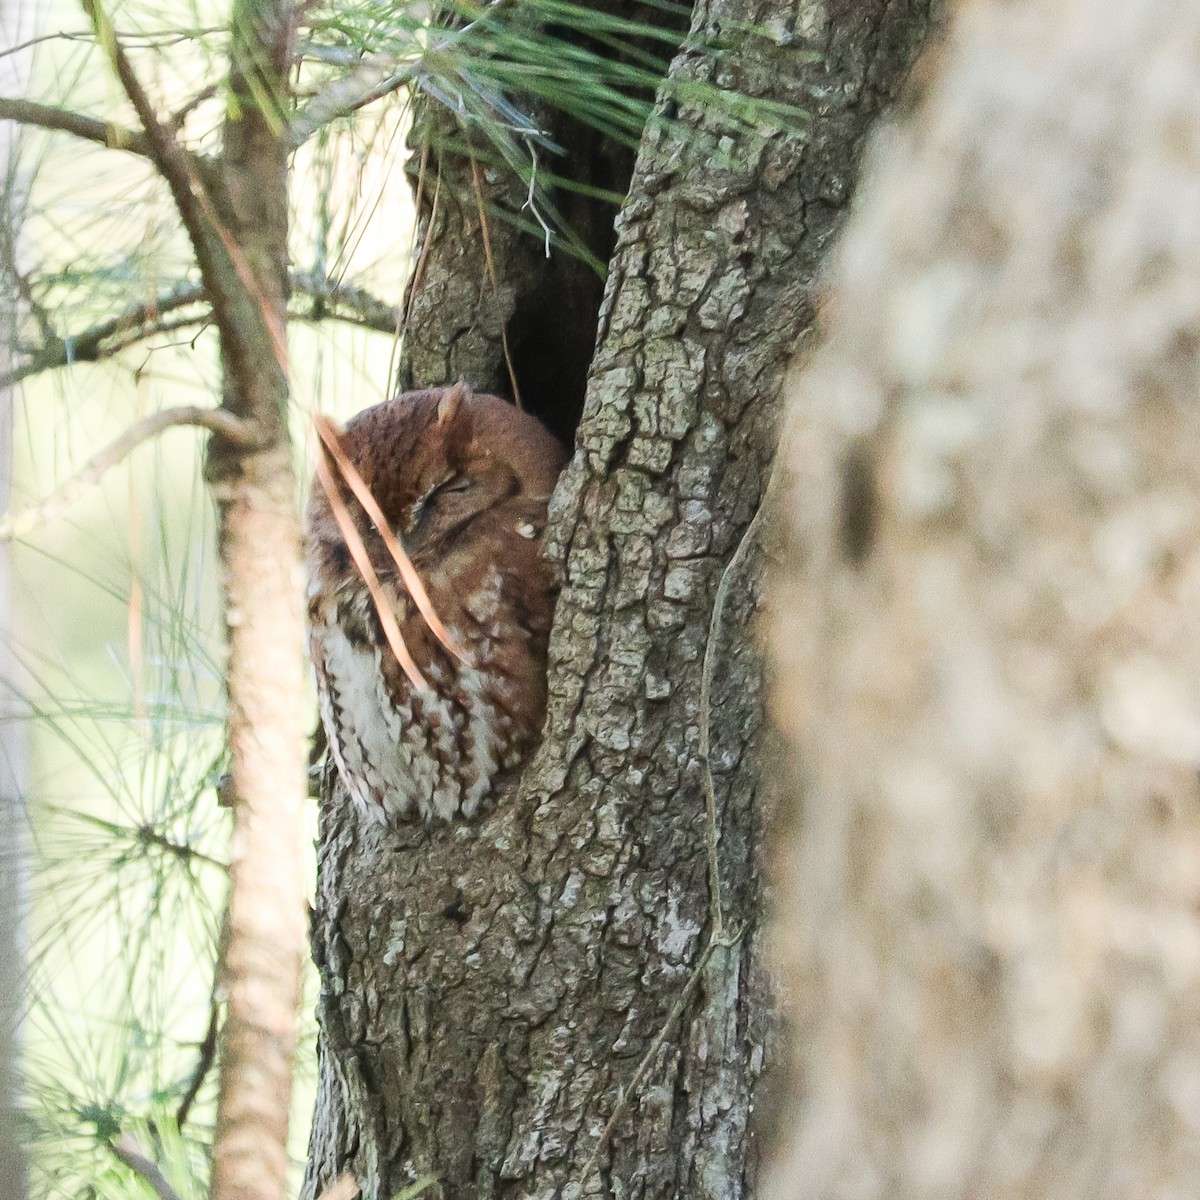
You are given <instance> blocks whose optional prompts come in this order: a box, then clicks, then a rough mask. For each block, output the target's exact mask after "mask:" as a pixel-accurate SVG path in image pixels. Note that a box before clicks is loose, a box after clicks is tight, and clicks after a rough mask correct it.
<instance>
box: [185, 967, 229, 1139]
mask: <svg viewBox="0 0 1200 1200" xmlns="http://www.w3.org/2000/svg"><path fill="white" fill-rule="evenodd" d="M216 993H217V989H216V986H215V984H214V987H213V994H212V999H211V1000H210V1001H209V1009H208V1028H207V1029H206V1030H205V1031H204V1037H203V1038H202V1039H201V1040H200V1045H199V1051H200V1053H199V1055H198V1056H197V1058H196V1066H195V1068H194V1069H193V1071H192V1077H191V1079H189V1080H188V1085H187V1090H186V1091H185V1092H184V1093H183V1099H181V1100H180V1101H179V1108H178V1109H177V1111H176V1113H175V1127H176V1128H177V1129H182V1128H183V1127H184V1125H185V1124H186V1123H187V1119H188V1116H189V1115H190V1114H191V1111H192V1105H193V1104H195V1103H196V1097H197V1096H198V1095H199V1094H200V1088H201V1087H202V1086H203V1085H204V1080H205V1079H206V1078H207V1077H208V1073H209V1071H211V1070H212V1065H213V1061H214V1060H215V1059H216V1057H217V1035H218V1034H219V1033H220V1031H221V1006H220V1005H219V1004H218V1003H217V994H216Z"/></svg>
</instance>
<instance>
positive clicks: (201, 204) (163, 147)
mask: <svg viewBox="0 0 1200 1200" xmlns="http://www.w3.org/2000/svg"><path fill="white" fill-rule="evenodd" d="M81 2H82V4H83V10H84V12H85V13H87V15H88V16H89V17H90V18H91V21H92V27H93V28H94V30H95V33H96V40H97V41H98V42H99V43H100V45H101V46H102V47H103V48H104V50H105V52H106V53H107V55H108V58H109V61H110V62H111V63H112V66H113V70H114V71H115V72H116V74H117V78H118V79H119V80H120V81H121V86H122V87H123V88H124V90H125V95H126V96H127V97H128V98H129V103H130V104H132V105H133V110H134V112H135V113H137V117H138V120H139V121H140V122H141V123H142V128H143V129H144V130H145V131H146V152H147V154H148V155H149V157H150V159H151V160H152V161H153V163H154V165H155V166H156V167H157V168H158V171H159V174H160V175H162V177H163V179H164V180H165V181H166V184H167V186H168V187H169V188H170V190H171V196H172V197H173V199H174V200H175V207H176V208H177V209H178V210H179V216H180V219H181V220H182V221H183V224H184V228H185V229H186V230H187V232H188V237H189V239H190V241H191V243H192V249H193V251H194V252H195V255H196V262H197V263H198V264H199V266H200V275H201V278H202V279H203V280H204V282H205V284H206V285H207V287H208V292H209V301H210V302H211V304H212V306H213V312H214V316H215V317H216V319H217V323H218V325H220V327H221V328H222V330H224V331H226V332H228V331H230V330H232V329H234V328H235V327H236V323H235V322H234V321H233V316H232V313H231V312H230V309H229V296H228V290H227V289H226V288H225V287H223V286H222V284H223V283H224V281H225V279H226V272H224V271H223V270H222V265H223V264H222V263H221V261H220V258H219V255H218V253H217V251H216V247H217V243H218V242H219V243H220V244H221V245H222V246H223V247H224V249H225V252H226V254H227V256H228V258H229V261H230V262H231V263H232V265H233V267H234V270H235V271H236V272H237V275H238V277H239V279H240V280H241V282H242V284H243V286H244V287H245V288H246V290H247V292H248V293H249V294H250V296H251V297H252V298H253V299H254V301H255V303H257V304H258V306H259V308H260V310H261V312H262V313H263V315H264V320H266V321H267V323H268V327H269V328H270V330H271V336H272V339H273V341H274V343H275V350H276V356H277V357H278V358H279V361H280V363H281V365H282V364H286V362H287V353H286V348H285V347H284V342H283V334H282V331H279V330H276V329H275V328H274V326H273V325H272V324H271V322H270V320H269V317H268V316H267V314H269V312H270V307H269V306H268V305H267V304H265V303H264V302H263V299H262V295H261V293H260V291H259V289H258V288H257V286H256V284H255V280H254V275H253V272H252V271H251V270H250V268H249V265H248V264H247V263H246V262H245V258H244V256H242V255H240V254H239V252H238V250H237V247H236V245H235V244H234V242H233V239H232V237H230V235H229V232H228V230H226V229H225V227H224V225H223V224H222V222H221V221H220V219H219V218H218V215H217V212H216V208H215V206H214V205H213V202H212V199H211V197H210V196H209V194H208V189H207V187H206V186H205V183H204V178H203V176H204V175H205V174H206V173H208V170H209V166H210V164H207V163H206V162H205V161H204V160H202V159H199V158H197V157H195V156H194V155H192V154H189V153H188V151H187V150H185V149H184V147H183V146H182V144H181V143H180V142H179V141H178V139H177V138H176V137H175V136H174V132H173V131H172V130H171V129H170V128H169V127H168V126H166V125H164V124H163V123H162V121H160V120H159V118H158V113H157V111H156V109H155V107H154V105H153V104H152V103H151V101H150V97H149V96H148V95H147V94H146V90H145V88H143V87H142V84H141V81H140V80H139V79H138V77H137V75H136V73H135V72H134V70H133V65H132V64H131V63H130V61H129V55H128V54H126V52H125V48H124V46H122V44H121V42H120V41H119V40H118V38H117V35H116V31H115V30H114V28H113V24H112V21H111V20H110V19H109V17H108V14H107V13H106V12H105V11H104V8H103V7H102V5H101V4H100V3H99V2H98V0H81Z"/></svg>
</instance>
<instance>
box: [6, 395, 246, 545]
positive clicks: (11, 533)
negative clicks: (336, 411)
mask: <svg viewBox="0 0 1200 1200" xmlns="http://www.w3.org/2000/svg"><path fill="white" fill-rule="evenodd" d="M175 425H196V426H199V427H200V428H201V429H207V430H209V431H210V432H212V433H217V434H220V435H221V436H222V437H225V438H228V439H229V440H230V441H233V442H236V443H237V444H238V445H240V446H252V445H254V444H255V443H256V441H257V440H258V431H257V429H256V428H255V427H254V426H253V425H252V424H251V423H250V422H248V421H245V420H243V419H242V418H240V417H235V416H234V415H233V414H232V413H229V412H226V411H225V410H224V409H221V408H196V407H190V406H189V407H182V408H167V409H163V411H162V412H156V413H152V414H151V415H150V416H148V417H146V418H145V419H144V420H141V421H138V422H137V424H135V425H131V426H130V427H129V428H128V429H127V430H125V432H124V433H123V434H121V436H120V437H119V438H117V440H116V441H115V442H113V443H112V444H111V445H109V446H107V447H105V448H104V449H103V450H101V451H100V453H99V454H97V455H95V456H94V457H93V458H91V459H89V460H88V462H87V463H86V464H84V466H83V468H82V469H81V470H80V471H79V472H78V473H77V474H75V475H73V476H72V477H71V478H70V479H68V480H67V482H66V483H64V484H63V485H62V486H61V487H59V488H57V489H55V491H53V492H52V493H51V494H50V495H49V496H47V497H46V499H45V500H43V501H42V502H41V503H40V504H38V505H35V506H34V507H33V508H27V509H25V510H24V511H23V512H20V513H16V514H14V515H11V516H4V517H0V541H9V540H11V539H12V538H18V537H23V536H24V535H25V534H27V533H29V532H30V531H31V530H33V529H36V528H37V527H38V526H39V525H44V524H45V523H46V522H47V521H49V520H52V519H53V518H54V517H56V516H58V515H59V514H60V513H62V512H64V511H65V510H66V509H67V508H69V507H70V506H71V505H72V504H74V503H75V501H76V500H78V499H79V497H80V496H82V495H84V494H85V493H86V492H88V491H90V490H91V489H92V488H94V487H95V486H96V485H97V484H98V483H99V482H100V481H101V479H103V478H104V476H105V475H106V474H107V473H108V472H109V471H110V470H111V469H112V468H113V467H115V466H116V465H117V464H118V463H119V462H122V461H123V460H124V459H126V458H128V457H129V455H130V454H131V453H132V452H133V451H134V450H135V449H136V448H137V447H138V446H140V445H141V444H142V443H143V442H145V441H148V440H149V439H150V438H152V437H156V436H157V435H158V434H160V433H162V431H163V430H164V429H170V428H171V427H172V426H175Z"/></svg>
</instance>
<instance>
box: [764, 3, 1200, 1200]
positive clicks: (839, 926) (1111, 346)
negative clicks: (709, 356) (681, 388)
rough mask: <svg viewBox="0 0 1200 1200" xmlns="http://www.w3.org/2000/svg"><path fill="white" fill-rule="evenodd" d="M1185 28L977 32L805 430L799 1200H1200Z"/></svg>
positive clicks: (790, 607) (906, 178)
mask: <svg viewBox="0 0 1200 1200" xmlns="http://www.w3.org/2000/svg"><path fill="white" fill-rule="evenodd" d="M1198 128H1200V4H1197V3H1196V2H1195V0H1158V2H1155V3H1150V4H1142V5H1129V4H1125V3H1123V2H1122V0H1072V2H1071V3H1067V4H1063V3H1062V0H1040V2H1039V3H1032V4H1027V5H1023V6H1013V5H994V4H981V5H978V6H976V7H971V6H966V7H964V9H963V10H962V12H961V16H960V19H959V22H958V26H957V29H956V31H955V35H954V36H953V37H952V38H951V39H950V41H949V45H948V48H947V49H946V50H945V51H944V53H943V55H942V61H941V63H940V74H939V76H938V78H937V80H936V82H935V83H933V84H932V85H931V86H930V88H929V93H928V97H927V100H926V102H925V103H924V105H923V107H922V108H921V111H920V112H919V114H918V115H917V116H916V117H915V118H914V119H912V120H910V121H908V122H906V123H905V124H904V125H903V126H902V127H900V128H898V129H893V130H891V131H889V132H888V133H887V135H886V136H884V137H881V138H880V139H879V143H878V145H877V147H876V153H875V160H874V172H873V174H872V180H873V182H872V186H871V187H870V189H869V194H866V195H864V196H863V198H862V201H861V206H860V207H859V208H858V209H857V211H856V217H855V220H854V221H853V222H852V223H851V226H850V227H849V228H848V230H847V236H846V238H845V241H844V243H843V245H842V247H841V249H840V251H839V253H838V255H837V265H836V269H835V271H834V272H833V279H832V286H831V291H830V296H829V301H828V305H827V308H826V310H825V317H826V320H825V324H826V333H825V342H824V346H823V348H822V349H821V350H820V352H819V353H818V354H817V355H816V356H815V359H814V361H813V362H812V363H811V364H810V366H809V367H808V369H807V371H806V372H805V374H804V375H803V377H802V379H801V380H800V382H799V384H798V386H797V387H796V388H795V389H794V391H793V392H792V394H791V395H790V398H789V427H788V430H787V433H786V434H785V443H784V444H785V446H786V450H785V451H784V457H785V458H786V462H787V466H788V468H789V469H790V478H789V480H788V482H787V485H786V488H785V489H784V505H783V509H784V516H785V518H786V527H787V538H788V543H787V545H788V553H787V556H786V562H787V565H786V567H784V568H781V570H780V571H779V573H778V574H777V575H776V577H775V579H774V582H773V587H772V594H773V611H774V618H773V620H772V623H771V628H772V642H773V645H774V647H775V654H774V668H775V674H776V675H777V677H778V680H779V684H778V687H777V689H776V691H775V695H774V708H775V711H776V713H777V716H778V720H779V723H780V724H781V726H782V728H783V730H784V731H785V732H786V734H787V736H788V740H789V743H790V745H791V759H790V762H791V788H792V792H793V794H794V796H795V797H796V800H795V805H794V810H793V812H792V814H791V815H792V821H793V836H792V840H791V841H790V843H789V845H788V847H787V850H786V853H785V854H784V855H783V856H782V861H781V868H782V869H781V875H780V879H781V885H782V886H781V892H782V893H783V894H782V895H781V896H780V897H779V908H778V912H779V917H778V927H779V928H778V932H779V942H780V945H781V947H782V949H783V952H784V956H785V957H786V959H787V962H788V972H787V974H788V979H789V981H790V983H791V988H790V995H791V998H792V1005H791V1015H792V1018H793V1020H794V1027H795V1038H796V1041H797V1045H798V1055H797V1060H798V1061H797V1074H796V1077H795V1080H794V1098H795V1105H794V1108H793V1111H794V1113H795V1114H796V1121H795V1128H794V1130H793V1134H792V1138H791V1142H790V1146H789V1150H788V1153H787V1155H786V1157H785V1160H784V1162H783V1163H782V1164H781V1170H780V1173H779V1176H778V1180H777V1186H776V1187H775V1189H774V1191H773V1192H772V1194H773V1195H776V1196H778V1197H780V1198H781V1200H782V1198H784V1197H786V1198H788V1200H791V1198H793V1197H795V1196H798V1195H809V1196H820V1197H851V1196H853V1197H855V1198H856V1200H869V1198H871V1197H885V1196H905V1197H909V1198H911V1200H921V1198H926V1197H927V1198H933V1197H939V1198H941V1197H948V1196H967V1195H969V1196H972V1197H1005V1200H1016V1198H1019V1197H1029V1198H1030V1200H1033V1198H1035V1197H1036V1198H1037V1200H1053V1198H1056V1197H1063V1198H1065V1197H1079V1196H1191V1195H1196V1194H1197V1193H1198V1192H1200V1137H1198V1136H1197V1123H1198V1121H1200V1065H1198V1064H1200V920H1198V918H1197V912H1198V909H1200V855H1198V847H1200V785H1198V783H1197V779H1198V770H1200V629H1198V626H1197V620H1196V613H1197V608H1198V604H1200V456H1198V455H1197V453H1196V447H1197V446H1198V445H1200V402H1198V399H1197V397H1198V395H1200V338H1198V336H1197V317H1198V314H1200V224H1198V223H1197V220H1196V214H1197V213H1198V212H1200V141H1198V139H1197V135H1196V130H1197V129H1198Z"/></svg>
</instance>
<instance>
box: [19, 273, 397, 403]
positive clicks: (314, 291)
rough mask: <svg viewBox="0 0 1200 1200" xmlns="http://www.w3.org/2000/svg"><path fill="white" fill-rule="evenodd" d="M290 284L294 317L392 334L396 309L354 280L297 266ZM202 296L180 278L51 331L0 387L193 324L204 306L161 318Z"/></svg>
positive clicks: (203, 316)
mask: <svg viewBox="0 0 1200 1200" xmlns="http://www.w3.org/2000/svg"><path fill="white" fill-rule="evenodd" d="M291 287H292V293H293V308H294V311H293V313H292V315H293V317H295V318H296V319H298V320H301V321H320V320H324V319H326V318H328V319H330V320H334V321H347V322H350V323H352V324H355V325H360V326H362V327H363V328H364V329H373V330H375V331H377V332H379V333H392V334H394V333H395V332H396V330H397V329H398V328H399V323H400V310H399V309H398V308H396V307H394V306H393V305H391V304H388V303H387V302H386V301H384V300H380V299H379V298H378V297H377V296H373V295H371V293H370V292H368V291H366V290H365V289H364V288H360V287H358V286H356V285H355V284H352V283H340V282H338V281H337V280H333V279H330V278H329V277H328V276H325V275H321V274H320V273H318V272H316V271H301V272H298V273H297V274H295V275H293V276H292V278H291ZM297 297H300V298H306V299H310V300H311V301H312V302H313V303H312V304H311V305H309V306H307V307H301V306H300V305H298V304H296V303H295V300H296V298H297ZM207 300H208V292H207V290H206V289H205V287H204V285H203V284H201V283H181V284H179V285H177V286H176V287H174V288H172V289H171V290H170V291H168V292H165V293H164V294H163V295H161V296H156V297H155V298H154V299H152V300H144V301H142V302H141V303H139V304H132V305H130V306H129V307H128V308H127V309H125V310H124V311H123V312H121V313H118V314H117V315H116V316H115V317H110V318H109V319H108V320H107V321H101V322H99V323H98V324H96V325H92V326H89V327H88V328H87V329H81V330H80V331H79V332H78V333H72V334H67V335H66V336H65V337H61V338H60V337H57V336H51V337H50V338H49V339H48V340H46V341H44V342H43V343H42V345H40V346H38V347H35V348H32V349H26V350H25V355H26V358H25V361H24V362H22V363H21V364H20V365H19V366H16V367H14V368H13V369H12V370H11V371H8V372H6V373H4V374H0V388H4V387H11V386H12V385H13V384H16V383H20V382H21V380H23V379H28V378H29V377H30V376H32V375H40V374H41V373H42V372H43V371H53V370H55V369H56V368H58V367H69V366H71V365H73V364H74V363H80V362H104V361H105V360H107V359H110V358H112V357H113V356H114V355H116V354H119V353H120V352H121V351H122V350H127V349H128V348H129V347H130V346H132V345H135V344H136V343H137V342H140V341H144V340H145V339H146V338H150V337H154V336H156V335H157V334H160V333H167V332H171V331H173V330H176V329H186V328H187V327H188V326H190V325H198V324H200V323H201V322H203V321H207V320H209V317H210V314H209V311H208V309H207V308H205V309H204V310H203V311H201V312H198V313H196V314H195V315H194V316H191V317H185V318H182V319H176V320H173V321H168V320H166V319H165V318H166V317H167V316H168V315H169V314H171V313H174V312H178V311H179V310H180V309H182V308H187V307H189V306H191V305H194V304H206V303H207Z"/></svg>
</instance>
